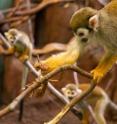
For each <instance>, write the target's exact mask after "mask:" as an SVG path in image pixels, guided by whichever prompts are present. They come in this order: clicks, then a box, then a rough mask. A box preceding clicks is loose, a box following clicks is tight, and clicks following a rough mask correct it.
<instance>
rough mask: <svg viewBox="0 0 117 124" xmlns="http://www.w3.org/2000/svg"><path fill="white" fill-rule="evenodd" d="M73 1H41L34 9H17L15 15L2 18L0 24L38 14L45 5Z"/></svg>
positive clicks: (70, 0) (71, 0)
mask: <svg viewBox="0 0 117 124" xmlns="http://www.w3.org/2000/svg"><path fill="white" fill-rule="evenodd" d="M73 1H74V0H48V1H42V2H41V3H39V4H38V5H37V6H36V7H34V8H32V9H28V10H20V11H16V12H15V13H14V15H15V16H14V17H12V18H7V19H3V20H0V24H4V23H10V22H13V21H19V20H20V19H21V18H23V17H26V16H29V17H30V16H31V15H33V14H36V13H37V12H39V11H41V10H42V9H44V8H45V7H47V6H49V5H52V4H55V3H61V2H73ZM18 16H19V17H18ZM27 20H28V18H27Z"/></svg>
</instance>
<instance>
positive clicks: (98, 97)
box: [62, 83, 117, 124]
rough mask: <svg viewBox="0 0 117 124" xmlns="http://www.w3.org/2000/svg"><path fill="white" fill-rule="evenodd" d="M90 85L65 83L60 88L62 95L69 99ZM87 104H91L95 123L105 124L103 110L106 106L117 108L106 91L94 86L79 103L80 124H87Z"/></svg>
mask: <svg viewBox="0 0 117 124" xmlns="http://www.w3.org/2000/svg"><path fill="white" fill-rule="evenodd" d="M89 87H90V84H86V83H84V84H79V86H76V85H75V84H67V85H66V86H65V87H64V88H62V92H63V94H64V96H65V97H66V98H67V99H68V100H71V99H72V98H74V97H75V96H76V95H81V93H82V92H84V91H85V90H86V89H88V88H89ZM88 105H91V106H92V108H93V116H94V118H95V121H96V123H97V124H106V120H105V118H104V112H105V110H106V108H107V107H108V106H110V107H112V108H113V109H115V110H117V105H116V104H114V103H113V102H112V101H111V100H110V98H109V97H108V95H107V94H106V92H105V91H104V90H103V89H102V88H101V87H98V86H96V88H95V89H94V90H93V92H91V94H90V95H89V96H88V97H87V98H86V99H85V100H84V101H82V102H81V103H80V104H78V107H79V108H80V111H81V112H82V114H83V119H82V124H89V123H90V122H89V119H90V118H89V117H90V116H89V112H88V109H87V107H88Z"/></svg>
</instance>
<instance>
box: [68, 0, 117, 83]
mask: <svg viewBox="0 0 117 124" xmlns="http://www.w3.org/2000/svg"><path fill="white" fill-rule="evenodd" d="M91 10H92V11H94V10H93V9H91V8H89V7H86V8H83V9H81V10H79V11H77V12H75V13H74V14H73V16H72V18H71V21H70V25H71V28H72V29H73V31H74V33H75V34H76V35H77V29H78V28H81V27H84V28H86V29H88V30H89V32H90V33H89V41H90V42H96V43H98V44H100V45H102V46H103V47H104V49H105V55H104V57H103V58H102V60H101V61H100V63H99V64H98V66H97V67H96V68H95V69H94V70H92V71H91V73H92V75H93V78H94V80H97V81H99V80H100V79H101V78H102V77H103V76H104V75H105V74H106V73H107V72H108V71H109V70H110V69H111V67H112V65H113V64H114V63H115V62H116V60H117V0H113V1H111V2H110V3H109V4H107V5H106V6H105V7H104V8H102V9H101V10H99V11H97V12H96V13H95V12H91ZM85 12H86V13H85ZM87 13H88V14H87ZM89 15H90V16H89Z"/></svg>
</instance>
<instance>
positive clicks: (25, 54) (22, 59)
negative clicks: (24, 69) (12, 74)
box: [19, 50, 30, 62]
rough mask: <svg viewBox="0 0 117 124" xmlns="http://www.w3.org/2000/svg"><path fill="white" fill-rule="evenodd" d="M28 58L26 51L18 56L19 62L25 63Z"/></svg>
mask: <svg viewBox="0 0 117 124" xmlns="http://www.w3.org/2000/svg"><path fill="white" fill-rule="evenodd" d="M29 58H30V56H29V54H28V51H27V50H26V51H24V52H23V53H22V54H21V55H20V57H19V60H20V61H21V62H25V61H26V60H28V59H29Z"/></svg>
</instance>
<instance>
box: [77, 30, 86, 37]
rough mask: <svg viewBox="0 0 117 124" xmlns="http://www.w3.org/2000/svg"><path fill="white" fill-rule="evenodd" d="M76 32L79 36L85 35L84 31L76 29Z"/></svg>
mask: <svg viewBox="0 0 117 124" xmlns="http://www.w3.org/2000/svg"><path fill="white" fill-rule="evenodd" d="M76 34H77V35H78V36H79V37H83V36H84V35H85V34H84V32H82V31H79V30H77V32H76Z"/></svg>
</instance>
